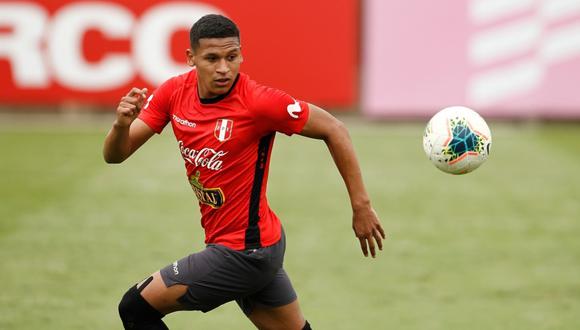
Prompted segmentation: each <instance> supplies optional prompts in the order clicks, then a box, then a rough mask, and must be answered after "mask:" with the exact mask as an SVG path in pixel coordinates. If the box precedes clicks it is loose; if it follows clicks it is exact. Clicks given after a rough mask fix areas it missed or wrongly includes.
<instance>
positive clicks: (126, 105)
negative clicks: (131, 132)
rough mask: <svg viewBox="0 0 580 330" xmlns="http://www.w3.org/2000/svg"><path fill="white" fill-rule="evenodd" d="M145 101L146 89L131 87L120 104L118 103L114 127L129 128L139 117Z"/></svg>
mask: <svg viewBox="0 0 580 330" xmlns="http://www.w3.org/2000/svg"><path fill="white" fill-rule="evenodd" d="M145 100H147V88H143V89H139V88H136V87H133V88H132V89H131V91H129V93H127V95H125V96H123V97H122V98H121V102H119V106H118V107H117V120H116V121H115V126H117V127H129V126H131V123H132V122H133V121H134V120H135V118H137V116H139V112H141V109H142V108H143V104H144V103H145Z"/></svg>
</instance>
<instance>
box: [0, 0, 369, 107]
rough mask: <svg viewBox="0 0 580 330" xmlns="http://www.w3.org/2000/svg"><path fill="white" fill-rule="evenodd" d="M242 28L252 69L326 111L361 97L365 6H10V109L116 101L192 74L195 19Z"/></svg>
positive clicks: (5, 54) (5, 12) (6, 92)
mask: <svg viewBox="0 0 580 330" xmlns="http://www.w3.org/2000/svg"><path fill="white" fill-rule="evenodd" d="M208 13H221V14H224V15H226V16H228V17H230V18H232V19H233V20H234V21H235V22H236V23H237V24H238V26H239V27H240V30H241V39H242V51H243V54H244V64H242V71H244V72H246V73H248V74H249V75H250V76H251V77H252V78H253V79H254V80H257V81H258V82H260V83H263V84H266V85H270V86H273V87H276V88H279V89H282V90H285V91H287V92H288V93H290V94H292V95H293V96H295V97H297V98H300V99H303V100H306V101H309V102H313V103H319V104H323V105H326V106H342V107H346V106H351V105H353V103H354V102H355V100H356V92H355V91H356V81H357V77H358V73H357V61H358V58H357V50H358V22H357V18H358V15H359V13H358V2H357V1H356V0H336V1H331V0H327V1H309V0H294V1H270V0H255V1H227V0H214V1H203V2H202V1H187V2H184V1H161V0H156V1H139V0H122V1H71V0H68V1H67V0H52V1H46V0H45V1H10V2H6V1H2V2H0V102H2V103H18V104H58V103H61V102H71V101H72V102H87V103H97V104H115V103H117V101H118V100H119V98H120V97H121V96H122V95H124V94H125V93H126V91H127V90H128V89H129V88H130V87H132V86H138V87H143V86H146V87H149V88H155V86H157V85H159V84H160V83H161V82H163V81H164V80H166V79H168V78H169V77H171V76H173V75H176V74H179V73H181V72H185V71H187V70H188V67H187V66H186V65H185V49H186V48H187V47H188V45H189V38H188V31H189V28H190V27H191V25H192V24H193V22H195V21H196V20H197V19H198V18H199V17H201V16H203V15H205V14H208Z"/></svg>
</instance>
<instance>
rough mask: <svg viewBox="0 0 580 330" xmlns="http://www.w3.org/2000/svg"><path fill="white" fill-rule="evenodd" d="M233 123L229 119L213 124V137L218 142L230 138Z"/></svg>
mask: <svg viewBox="0 0 580 330" xmlns="http://www.w3.org/2000/svg"><path fill="white" fill-rule="evenodd" d="M233 128H234V121H233V120H231V119H218V120H217V121H216V124H215V129H214V131H213V135H214V136H215V138H216V139H218V141H220V142H224V141H227V140H229V139H230V138H231V137H232V130H233Z"/></svg>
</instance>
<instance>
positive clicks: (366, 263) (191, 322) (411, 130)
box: [0, 121, 580, 330]
mask: <svg viewBox="0 0 580 330" xmlns="http://www.w3.org/2000/svg"><path fill="white" fill-rule="evenodd" d="M347 124H348V126H349V127H350V128H351V133H352V137H353V141H354V143H355V146H356V148H357V151H358V154H359V158H360V160H361V164H362V167H363V171H364V175H365V179H366V182H367V185H368V189H369V191H370V193H371V196H372V198H373V202H374V206H375V208H376V210H377V211H378V213H379V215H380V217H381V219H382V222H383V225H384V227H385V229H386V230H387V232H388V236H389V239H388V242H387V243H386V245H385V249H384V251H383V252H382V253H381V254H380V256H379V257H378V258H377V259H375V260H371V259H365V258H363V257H362V254H361V253H360V251H359V247H358V242H357V241H356V240H355V239H354V236H353V234H352V231H351V228H350V227H351V224H350V216H351V214H350V210H349V207H348V200H347V195H346V192H345V189H344V188H343V185H342V182H341V179H340V176H339V175H338V172H337V171H336V169H335V168H334V167H333V164H332V161H331V158H330V156H329V155H328V153H327V151H326V148H325V146H324V145H323V143H321V142H319V141H312V140H308V139H305V138H302V137H292V138H287V137H285V136H278V137H277V142H276V147H275V149H274V153H273V159H272V165H271V173H270V181H269V192H268V195H269V200H270V204H271V206H272V207H273V208H274V210H275V211H276V212H277V213H278V215H279V216H280V217H281V219H282V221H283V223H284V225H285V228H286V233H287V236H288V250H287V254H286V269H287V271H288V273H289V274H290V276H291V277H292V279H293V282H294V285H295V287H296V289H297V291H298V294H299V296H300V299H301V305H302V308H303V310H304V312H305V314H306V316H307V318H308V319H309V320H310V322H311V323H312V325H313V327H314V328H315V329H348V330H350V329H404V330H407V329H409V330H411V329H417V330H425V329H441V330H443V329H462V330H464V329H474V330H476V329H481V330H489V329H522V330H529V329H570V330H572V329H580V174H579V172H578V171H579V169H580V126H579V125H571V124H550V125H542V124H519V125H509V124H497V123H496V124H494V123H492V125H491V128H492V131H493V134H494V145H493V147H492V154H491V158H490V160H489V161H488V162H487V163H486V164H484V165H483V166H482V167H481V168H480V169H478V170H477V171H476V172H474V173H472V174H469V175H466V176H450V175H447V174H443V173H441V172H439V171H438V170H437V169H435V167H433V166H432V165H431V164H430V163H429V162H428V161H427V159H426V157H425V155H424V154H423V151H422V147H421V137H422V129H423V125H422V124H383V125H381V124H368V123H367V124H365V123H361V122H358V121H357V122H354V121H353V122H350V121H349V122H347ZM82 126H83V127H81V128H79V127H76V126H75V125H70V124H67V125H58V124H52V125H50V126H49V127H47V126H41V125H36V126H34V127H32V128H30V127H27V126H26V125H25V124H24V123H22V124H13V125H3V126H2V127H0V149H1V150H2V156H1V161H0V200H1V202H0V203H1V206H0V283H1V291H0V329H10V330H14V329H44V330H48V329H58V330H62V329H120V328H121V325H120V322H119V320H118V317H117V310H116V309H117V303H118V300H119V299H120V297H121V296H122V294H123V293H124V292H125V290H126V289H127V288H128V287H129V286H130V285H132V284H133V283H135V282H137V281H139V280H141V279H142V278H144V277H145V276H146V275H148V274H149V273H151V272H153V271H155V270H157V269H158V268H160V267H163V266H165V265H166V264H168V263H171V262H173V261H174V260H176V259H177V258H179V257H181V256H183V255H186V254H188V253H190V252H192V251H196V250H199V249H201V248H202V247H203V237H202V231H201V228H200V226H199V216H198V213H197V206H196V204H195V202H194V196H193V194H192V192H191V189H190V188H189V186H188V184H187V181H186V180H185V174H184V170H183V164H182V161H181V160H180V158H179V155H178V150H177V147H176V144H175V142H174V140H173V137H172V136H171V131H170V130H167V131H166V132H165V133H164V134H163V135H161V136H159V137H155V138H154V139H152V140H151V141H150V142H149V143H148V144H147V145H146V146H145V147H144V148H143V149H141V150H139V152H138V153H137V154H135V155H134V157H133V158H131V159H130V160H128V161H127V162H126V163H124V164H122V165H107V164H105V163H104V162H103V161H102V157H101V147H102V140H103V137H104V134H105V132H106V130H107V127H106V126H105V125H102V124H94V125H90V124H84V125H82ZM166 322H167V324H168V325H169V327H170V328H171V329H252V327H251V325H250V323H249V321H247V320H246V319H245V318H244V317H243V316H242V313H241V312H240V311H239V310H238V308H237V306H236V305H235V304H227V305H225V306H222V307H220V308H218V309H217V310H215V311H214V312H212V313H208V314H202V313H199V312H184V313H178V314H173V315H170V316H168V317H167V318H166Z"/></svg>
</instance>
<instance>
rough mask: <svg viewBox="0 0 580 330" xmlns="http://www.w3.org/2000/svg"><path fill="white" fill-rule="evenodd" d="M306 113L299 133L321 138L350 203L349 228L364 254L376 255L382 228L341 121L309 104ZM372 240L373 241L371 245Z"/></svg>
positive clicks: (383, 232)
mask: <svg viewBox="0 0 580 330" xmlns="http://www.w3.org/2000/svg"><path fill="white" fill-rule="evenodd" d="M308 106H309V110H310V115H309V117H308V120H307V121H306V124H305V125H304V128H303V129H302V131H301V132H300V135H303V136H306V137H310V138H314V139H320V140H324V142H325V143H326V145H327V146H328V149H329V150H330V154H331V155H332V158H333V159H334V163H335V164H336V167H337V168H338V171H339V172H340V175H341V176H342V178H343V180H344V182H345V184H346V188H347V190H348V195H349V197H350V203H351V206H352V211H353V217H352V228H353V230H354V233H355V235H356V237H357V238H358V239H359V241H360V246H361V249H362V251H363V254H364V255H365V257H367V256H368V252H369V250H370V253H371V256H372V257H373V258H374V257H375V256H376V249H375V245H376V246H378V248H379V250H382V249H383V242H382V240H383V239H385V231H384V230H383V227H382V226H381V223H380V221H379V218H378V216H377V214H376V212H375V210H374V209H373V208H372V206H371V201H370V198H369V195H368V193H367V191H366V188H365V185H364V183H363V179H362V174H361V170H360V166H359V163H358V160H357V158H356V154H355V152H354V147H353V145H352V142H351V139H350V135H349V133H348V130H347V129H346V127H345V126H344V124H343V123H342V122H341V121H340V120H338V119H336V118H335V117H334V116H332V115H331V114H329V113H328V112H326V111H324V110H323V109H321V108H319V107H317V106H315V105H312V104H309V105H308ZM375 243H376V244H375Z"/></svg>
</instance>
